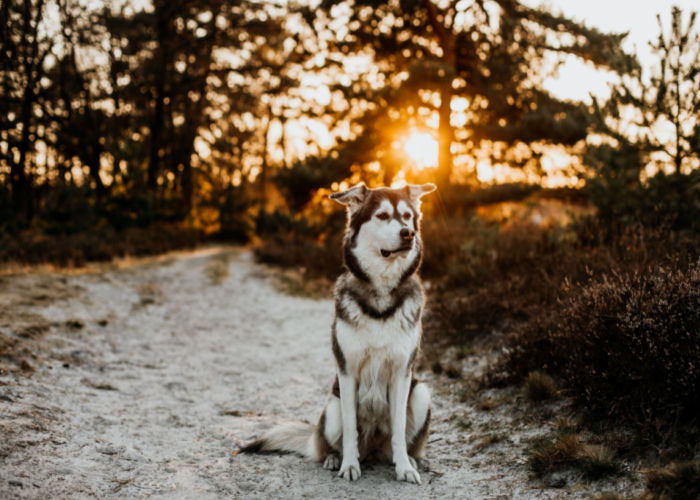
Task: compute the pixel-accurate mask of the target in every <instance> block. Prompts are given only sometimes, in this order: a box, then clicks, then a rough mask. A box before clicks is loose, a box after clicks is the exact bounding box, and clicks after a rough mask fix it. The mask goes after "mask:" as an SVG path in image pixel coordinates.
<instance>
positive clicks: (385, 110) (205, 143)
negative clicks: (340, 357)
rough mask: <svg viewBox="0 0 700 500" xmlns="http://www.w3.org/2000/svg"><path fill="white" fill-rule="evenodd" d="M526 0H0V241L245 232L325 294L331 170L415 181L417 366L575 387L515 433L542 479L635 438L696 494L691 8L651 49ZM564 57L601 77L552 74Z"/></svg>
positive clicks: (630, 455)
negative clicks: (568, 83)
mask: <svg viewBox="0 0 700 500" xmlns="http://www.w3.org/2000/svg"><path fill="white" fill-rule="evenodd" d="M530 4H531V2H521V1H518V0H459V1H457V0H449V1H448V0H391V1H388V2H383V1H377V0H320V1H312V2H306V1H303V0H295V1H281V0H280V1H256V0H238V1H235V2H226V1H223V0H189V1H185V0H150V1H149V0H115V1H112V2H91V1H83V0H22V1H20V0H5V1H3V2H2V4H0V266H5V267H7V268H8V269H17V268H18V266H19V267H22V268H24V267H26V266H37V265H43V264H47V263H48V264H52V265H54V266H57V267H58V268H64V267H68V268H75V267H80V266H84V265H86V264H87V263H90V262H97V261H109V260H111V259H114V258H120V257H125V256H137V255H151V254H161V253H164V252H168V251H171V250H180V249H186V248H195V247H199V246H201V245H210V244H212V243H225V244H235V245H246V246H247V247H249V248H252V249H253V251H254V254H255V257H256V259H257V261H258V262H261V263H265V264H268V265H271V266H273V267H274V268H276V269H279V270H280V272H281V273H283V276H284V286H285V289H286V290H287V292H289V293H292V294H298V295H302V296H312V297H326V298H327V297H330V293H331V292H330V290H331V286H332V281H333V280H334V279H335V278H336V277H337V275H338V274H339V273H340V272H341V271H342V265H343V263H342V257H343V256H342V253H341V240H342V235H343V231H344V224H345V214H344V212H343V211H342V210H341V209H340V208H339V207H338V206H337V205H336V204H334V202H333V201H331V200H329V199H328V196H329V195H330V194H331V193H333V192H336V191H339V190H343V189H347V188H348V187H350V186H352V185H354V184H356V183H358V182H364V183H365V184H366V185H367V186H369V187H377V186H393V187H400V186H404V185H406V184H416V183H424V182H432V183H434V184H436V185H437V188H438V189H437V192H436V193H435V194H434V196H433V197H432V199H428V198H427V197H426V200H425V204H424V212H425V215H424V220H423V229H422V231H423V241H424V242H425V255H424V258H423V264H422V268H421V274H422V276H423V279H424V280H425V281H426V282H427V283H429V286H428V287H427V290H428V309H427V312H426V316H425V319H424V344H423V354H422V358H421V366H422V368H423V369H424V370H426V371H429V372H432V373H433V374H435V375H439V376H442V377H446V378H447V379H449V380H450V381H454V382H455V383H458V384H460V387H462V388H463V392H464V394H465V396H464V397H465V398H467V399H468V398H470V397H472V398H474V397H477V396H474V394H477V395H478V394H480V393H481V392H480V391H484V390H495V389H498V388H503V387H513V386H515V387H522V388H523V389H522V390H523V391H524V393H525V394H526V396H527V399H528V401H531V402H532V404H539V403H538V402H541V401H544V402H545V403H544V404H548V403H547V402H551V401H552V400H555V401H556V400H560V399H562V398H568V399H567V400H570V401H572V403H571V404H572V408H574V411H575V414H576V415H582V416H583V417H582V418H581V420H580V422H579V421H577V422H576V424H575V425H569V426H565V427H566V428H565V429H564V430H561V429H560V432H559V434H556V435H553V436H552V437H551V438H550V439H549V440H544V441H542V440H541V441H538V442H536V443H533V444H532V446H531V447H530V449H529V451H528V453H529V455H528V457H529V458H528V460H529V462H528V463H529V464H530V467H531V468H532V471H533V474H535V475H536V476H537V477H545V478H546V477H551V474H553V473H556V472H557V471H560V470H566V469H572V468H573V469H576V468H580V469H581V470H583V471H584V472H582V474H583V475H584V476H586V477H588V476H590V477H602V476H606V475H612V476H615V475H620V474H623V473H622V472H621V470H622V469H624V467H623V466H621V465H620V464H621V463H635V464H637V465H636V466H635V467H637V468H640V467H641V468H645V469H648V470H650V471H651V472H649V473H648V474H647V475H646V476H645V478H646V479H645V481H646V482H645V483H644V484H645V486H644V488H645V490H644V493H642V494H641V495H642V496H640V497H639V498H642V497H643V498H692V497H696V496H697V495H700V462H698V454H699V453H700V427H699V424H700V423H699V422H698V418H697V416H698V415H699V414H700V398H699V397H698V394H700V365H699V364H698V360H700V261H699V260H698V259H699V258H700V29H699V28H698V24H697V22H696V17H697V15H696V12H689V11H683V10H681V9H679V8H677V7H673V8H671V7H668V8H666V11H665V16H666V17H664V18H663V20H662V18H661V17H659V22H658V32H657V33H656V34H655V36H654V38H653V41H652V43H651V49H652V54H653V58H654V60H653V63H652V64H651V66H648V65H645V64H642V63H641V62H640V60H639V58H638V57H637V55H636V54H634V53H630V52H628V51H625V50H624V49H623V42H624V40H625V37H626V33H607V32H604V31H601V30H599V29H597V28H595V27H591V26H588V25H586V24H584V23H582V22H578V21H575V20H572V19H570V18H567V17H565V16H564V15H562V14H559V13H557V12H556V11H555V10H553V9H550V8H547V7H532V6H530ZM635 15H649V16H653V14H651V13H648V14H647V13H644V12H640V13H636V14H635ZM572 59H575V60H577V61H579V62H583V63H585V64H586V65H587V67H590V68H595V69H596V70H599V71H600V73H601V74H603V73H605V74H606V75H608V77H609V79H610V82H611V83H610V88H609V95H608V96H606V97H605V98H602V97H600V96H596V95H594V94H590V95H589V96H588V97H587V98H585V99H582V100H572V99H568V98H563V97H560V96H558V95H557V94H556V93H555V92H553V91H552V90H551V88H550V87H549V86H548V85H547V82H548V81H549V80H550V79H552V78H554V77H556V75H557V71H558V70H559V68H561V67H562V66H563V65H564V64H565V63H566V62H567V61H571V60H572ZM8 345H10V344H7V343H4V344H3V349H5V350H7V349H9V347H7V346H8ZM12 345H15V344H12ZM475 352H479V353H481V354H484V353H486V354H487V355H488V356H489V364H488V367H487V369H486V370H485V372H484V373H483V374H480V375H479V376H478V377H468V376H465V375H464V374H463V373H462V371H461V370H460V368H459V366H460V363H461V361H462V360H464V359H466V358H468V357H469V356H473V355H474V353H475ZM5 354H7V353H5ZM486 354H485V355H486ZM591 429H594V430H593V431H591ZM620 429H624V435H625V436H626V437H625V438H624V439H623V438H621V437H620V433H621V432H622V431H621V430H620ZM591 435H593V436H594V437H593V438H590V436H591ZM582 436H588V437H587V438H584V437H582ZM630 436H631V437H630ZM591 439H592V441H591V442H587V441H586V440H589V441H590V440H591ZM591 450H593V451H594V452H595V453H592V452H591ZM601 450H602V451H601ZM596 453H597V454H596ZM639 464H641V466H640V465H639ZM548 474H549V475H550V476H547V475H548ZM606 498H608V497H606ZM609 498H632V497H628V496H619V497H618V496H610V497H609ZM635 498H637V497H635Z"/></svg>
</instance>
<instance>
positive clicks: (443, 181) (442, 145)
mask: <svg viewBox="0 0 700 500" xmlns="http://www.w3.org/2000/svg"><path fill="white" fill-rule="evenodd" d="M423 5H424V7H425V9H426V12H427V14H428V20H429V22H430V25H431V26H432V28H433V32H434V33H435V34H436V35H437V38H438V41H439V43H440V47H441V48H442V58H441V62H442V68H441V69H439V70H438V71H440V74H439V76H440V77H441V78H442V79H443V81H442V85H441V86H440V109H439V114H440V125H439V128H438V134H439V137H438V144H439V148H438V168H437V173H436V175H435V182H436V184H437V185H438V187H439V188H444V187H447V186H449V185H450V177H451V176H452V167H453V164H454V160H453V158H452V141H453V140H454V130H453V129H452V125H451V124H450V115H451V112H452V109H451V108H450V104H451V102H452V95H453V89H452V81H453V80H454V77H455V73H456V64H457V55H456V52H455V45H456V37H455V35H454V33H453V32H452V30H451V29H449V28H447V27H446V26H445V24H444V22H445V19H444V16H443V17H442V19H441V18H440V15H439V13H438V8H437V6H436V5H435V3H433V1H432V0H423ZM443 73H444V74H443Z"/></svg>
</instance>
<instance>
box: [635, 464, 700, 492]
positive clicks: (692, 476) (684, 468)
mask: <svg viewBox="0 0 700 500" xmlns="http://www.w3.org/2000/svg"><path fill="white" fill-rule="evenodd" d="M698 497H700V462H698V461H697V460H695V461H690V462H676V463H672V464H670V465H668V466H666V467H664V468H662V469H655V470H651V471H649V472H648V473H647V491H646V492H645V494H644V495H642V499H643V500H647V499H649V500H651V499H661V498H663V499H668V500H684V499H687V498H698Z"/></svg>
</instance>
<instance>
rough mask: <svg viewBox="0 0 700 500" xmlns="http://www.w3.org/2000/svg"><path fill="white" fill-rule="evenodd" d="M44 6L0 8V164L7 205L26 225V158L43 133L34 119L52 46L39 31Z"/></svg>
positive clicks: (39, 1) (31, 1)
mask: <svg viewBox="0 0 700 500" xmlns="http://www.w3.org/2000/svg"><path fill="white" fill-rule="evenodd" d="M45 8H46V4H45V2H44V0H26V1H17V0H7V1H4V2H2V5H1V6H0V33H2V34H1V35H0V37H1V38H0V42H1V45H2V46H1V48H0V67H1V69H2V71H1V72H0V75H1V76H2V82H0V93H1V94H2V97H1V98H0V141H2V142H3V143H4V144H5V147H4V148H2V149H0V151H2V157H1V158H0V162H1V163H5V164H7V165H9V167H10V173H9V185H10V189H11V198H12V205H13V207H14V209H15V211H16V214H17V216H18V218H19V219H20V220H23V221H24V222H25V223H26V222H27V221H28V220H29V219H31V217H32V215H33V213H34V203H33V189H32V183H33V180H32V177H33V173H32V171H31V169H30V157H31V155H32V153H33V152H34V151H35V149H34V148H35V143H36V141H37V138H38V135H39V134H41V133H42V132H43V130H42V127H40V126H39V123H38V119H39V117H40V116H41V113H42V110H41V100H42V98H43V95H44V81H43V77H44V75H45V72H46V61H47V57H48V56H49V55H50V54H51V49H52V47H53V42H52V40H51V36H50V33H49V31H48V30H47V29H43V28H45V26H44V25H43V20H44V10H45ZM3 149H4V151H3ZM1 163H0V164H1Z"/></svg>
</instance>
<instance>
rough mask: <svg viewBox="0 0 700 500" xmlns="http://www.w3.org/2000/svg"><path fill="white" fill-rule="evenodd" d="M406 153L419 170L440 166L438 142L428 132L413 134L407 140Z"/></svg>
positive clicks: (415, 132)
mask: <svg viewBox="0 0 700 500" xmlns="http://www.w3.org/2000/svg"><path fill="white" fill-rule="evenodd" d="M404 151H406V154H407V155H408V156H409V157H410V158H411V160H413V162H414V163H415V168H416V169H417V170H422V169H424V168H428V167H437V165H438V141H437V140H436V139H435V138H434V137H433V136H432V135H431V134H429V133H427V132H418V131H417V130H414V131H413V132H411V135H409V136H408V138H407V139H406V142H405V145H404Z"/></svg>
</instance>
